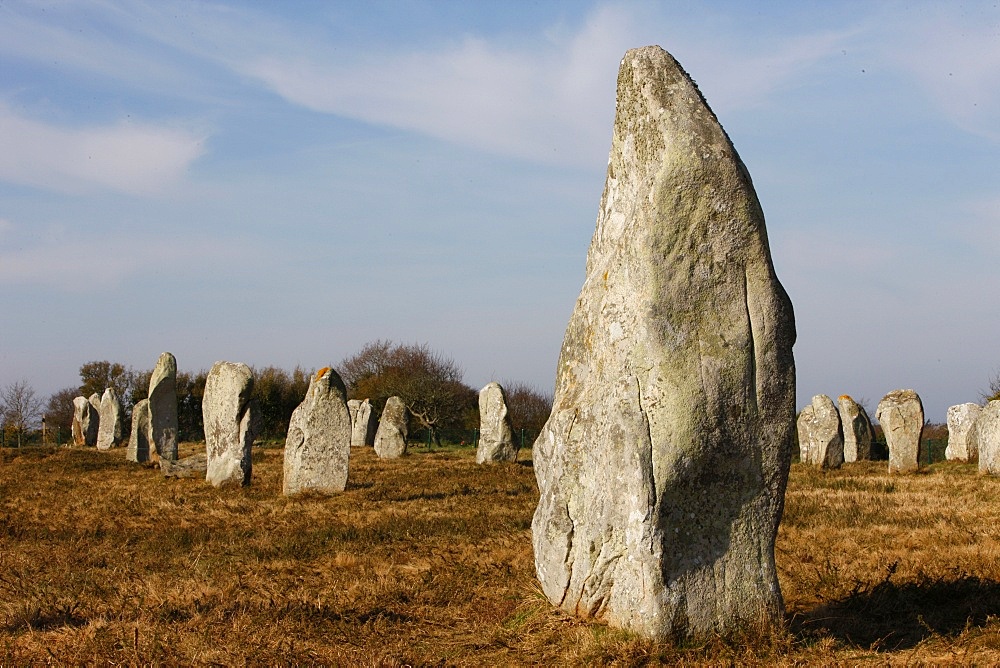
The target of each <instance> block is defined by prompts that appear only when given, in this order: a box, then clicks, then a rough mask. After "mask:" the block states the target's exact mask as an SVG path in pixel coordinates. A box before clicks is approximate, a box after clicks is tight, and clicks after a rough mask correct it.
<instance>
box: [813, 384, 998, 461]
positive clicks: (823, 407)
mask: <svg viewBox="0 0 1000 668" xmlns="http://www.w3.org/2000/svg"><path fill="white" fill-rule="evenodd" d="M875 417H876V418H877V419H878V421H879V423H880V424H881V425H882V431H883V433H884V434H885V442H886V445H887V446H888V447H889V472H890V473H908V472H911V471H916V470H917V468H918V467H919V461H920V435H921V433H922V432H923V428H924V408H923V404H922V403H921V401H920V397H919V395H917V393H916V392H914V391H913V390H895V391H893V392H890V393H889V394H887V395H885V397H883V398H882V401H880V402H879V404H878V410H877V411H876V414H875ZM797 426H798V434H799V458H800V460H801V461H802V462H803V463H806V464H812V465H813V466H819V467H822V468H839V467H840V466H841V465H842V464H843V463H844V462H856V461H862V460H866V459H871V444H872V441H873V440H874V437H875V430H874V429H873V428H872V424H871V420H869V419H868V415H867V414H866V413H865V409H864V408H863V407H861V406H860V405H859V404H858V403H857V402H855V401H854V399H852V398H851V397H850V396H848V395H846V394H845V395H841V396H840V397H839V399H838V402H837V405H836V406H834V403H833V400H832V399H830V397H828V396H827V395H825V394H817V395H816V396H815V397H813V398H812V402H811V403H810V404H809V405H808V406H806V407H805V408H804V409H802V412H801V413H800V414H799V418H798V425H797ZM977 456H978V457H979V470H980V471H982V472H984V473H990V474H992V475H1000V401H991V402H989V404H987V406H986V408H985V409H984V408H982V407H980V406H979V405H978V404H972V403H967V404H959V405H957V406H952V407H951V408H949V409H948V447H947V448H946V450H945V457H946V458H947V459H949V460H960V461H968V460H970V459H975V458H976V457H977Z"/></svg>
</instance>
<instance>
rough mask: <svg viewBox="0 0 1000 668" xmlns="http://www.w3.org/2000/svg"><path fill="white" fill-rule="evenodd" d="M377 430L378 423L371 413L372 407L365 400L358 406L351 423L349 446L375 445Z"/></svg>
mask: <svg viewBox="0 0 1000 668" xmlns="http://www.w3.org/2000/svg"><path fill="white" fill-rule="evenodd" d="M377 428H378V422H377V421H376V420H375V413H374V412H372V405H371V403H370V402H369V401H368V400H367V399H365V400H364V401H362V402H360V403H359V404H358V414H357V415H356V416H355V418H354V422H353V423H352V427H351V445H353V446H362V445H367V446H372V445H375V430H376V429H377Z"/></svg>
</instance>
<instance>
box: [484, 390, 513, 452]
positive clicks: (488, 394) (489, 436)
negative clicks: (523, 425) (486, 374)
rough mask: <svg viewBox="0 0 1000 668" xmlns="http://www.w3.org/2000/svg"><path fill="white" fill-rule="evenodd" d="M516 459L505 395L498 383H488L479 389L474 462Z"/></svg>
mask: <svg viewBox="0 0 1000 668" xmlns="http://www.w3.org/2000/svg"><path fill="white" fill-rule="evenodd" d="M516 459H517V448H516V447H515V446H514V437H513V429H512V428H511V426H510V414H509V413H508V412H507V395H506V394H504V391H503V387H501V386H500V383H489V384H488V385H487V386H486V387H484V388H483V389H481V390H479V446H478V447H477V448H476V463H477V464H483V463H485V462H512V461H515V460H516Z"/></svg>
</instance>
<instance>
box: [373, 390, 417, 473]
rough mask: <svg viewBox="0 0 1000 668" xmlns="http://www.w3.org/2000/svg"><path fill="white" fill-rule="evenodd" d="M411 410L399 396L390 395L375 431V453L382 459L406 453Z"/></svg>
mask: <svg viewBox="0 0 1000 668" xmlns="http://www.w3.org/2000/svg"><path fill="white" fill-rule="evenodd" d="M409 413H410V412H409V411H408V410H407V409H406V404H404V403H403V400H402V399H401V398H399V397H389V399H388V400H387V401H386V402H385V408H383V409H382V417H381V418H380V419H379V421H378V431H377V432H375V454H377V455H378V456H379V457H381V458H382V459H395V458H397V457H402V456H403V455H405V454H406V437H407V434H408V429H409V428H408V426H407V423H408V422H409V417H410V416H409Z"/></svg>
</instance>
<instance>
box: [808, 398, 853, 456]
mask: <svg viewBox="0 0 1000 668" xmlns="http://www.w3.org/2000/svg"><path fill="white" fill-rule="evenodd" d="M798 432H799V456H800V459H801V460H802V462H803V463H806V464H811V465H812V466H819V467H820V468H824V469H839V468H840V466H841V465H842V464H843V463H844V432H843V431H842V429H841V426H840V415H839V414H838V413H837V407H836V406H834V405H833V400H832V399H830V397H828V396H826V395H825V394H817V395H816V396H815V397H813V398H812V403H811V404H810V405H808V406H806V407H805V408H804V409H802V413H800V414H799V419H798Z"/></svg>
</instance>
